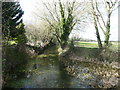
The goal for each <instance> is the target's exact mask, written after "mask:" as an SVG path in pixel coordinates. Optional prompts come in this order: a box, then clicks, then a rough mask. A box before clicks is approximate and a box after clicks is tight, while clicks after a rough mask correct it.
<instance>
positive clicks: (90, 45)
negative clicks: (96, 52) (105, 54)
mask: <svg viewBox="0 0 120 90" xmlns="http://www.w3.org/2000/svg"><path fill="white" fill-rule="evenodd" d="M111 43H112V45H111V46H110V47H109V49H110V50H112V51H117V50H118V47H119V46H120V44H119V43H118V42H111ZM75 45H76V46H78V47H84V48H98V44H97V42H75Z"/></svg>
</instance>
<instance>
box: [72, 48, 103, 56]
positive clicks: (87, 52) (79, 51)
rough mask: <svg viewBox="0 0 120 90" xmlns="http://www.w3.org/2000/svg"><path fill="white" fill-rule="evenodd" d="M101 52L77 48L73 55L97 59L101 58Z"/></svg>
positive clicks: (95, 49)
mask: <svg viewBox="0 0 120 90" xmlns="http://www.w3.org/2000/svg"><path fill="white" fill-rule="evenodd" d="M101 51H102V50H100V49H99V48H88V47H87V48H86V47H75V48H74V50H73V53H74V54H75V55H77V56H83V57H88V58H97V57H99V56H100V53H101Z"/></svg>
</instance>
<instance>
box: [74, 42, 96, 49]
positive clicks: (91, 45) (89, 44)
mask: <svg viewBox="0 0 120 90" xmlns="http://www.w3.org/2000/svg"><path fill="white" fill-rule="evenodd" d="M75 45H76V46H79V47H85V48H98V45H97V42H75Z"/></svg>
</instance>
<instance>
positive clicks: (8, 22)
mask: <svg viewBox="0 0 120 90" xmlns="http://www.w3.org/2000/svg"><path fill="white" fill-rule="evenodd" d="M23 14H24V12H23V11H22V9H21V6H20V4H19V3H18V2H3V3H2V35H3V39H4V40H7V42H8V41H10V40H15V41H17V43H21V41H22V42H23V41H25V40H26V38H25V35H24V33H25V29H24V24H23V20H22V15H23Z"/></svg>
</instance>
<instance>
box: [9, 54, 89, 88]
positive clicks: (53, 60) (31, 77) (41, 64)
mask: <svg viewBox="0 0 120 90" xmlns="http://www.w3.org/2000/svg"><path fill="white" fill-rule="evenodd" d="M66 68H67V67H66V65H65V64H64V63H63V62H61V61H60V60H59V57H58V56H54V57H53V56H52V57H48V58H41V57H40V58H36V59H34V60H31V61H29V63H28V65H27V66H26V69H25V71H24V70H21V72H20V74H22V73H23V71H24V72H25V75H24V74H23V75H21V77H22V78H19V77H18V78H17V80H12V81H10V82H9V83H8V87H13V88H15V87H16V88H18V87H20V88H22V87H23V88H87V87H89V85H87V84H86V83H83V82H82V81H81V80H80V79H78V78H75V77H72V76H70V75H68V71H67V69H66ZM21 82H22V83H21Z"/></svg>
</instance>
